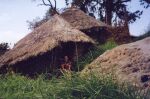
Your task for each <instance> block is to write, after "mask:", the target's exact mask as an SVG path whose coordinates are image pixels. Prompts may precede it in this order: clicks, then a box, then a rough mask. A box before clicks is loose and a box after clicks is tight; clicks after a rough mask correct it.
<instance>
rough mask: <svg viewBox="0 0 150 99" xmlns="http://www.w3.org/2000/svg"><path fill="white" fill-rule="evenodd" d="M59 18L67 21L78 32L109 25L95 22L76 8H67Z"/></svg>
mask: <svg viewBox="0 0 150 99" xmlns="http://www.w3.org/2000/svg"><path fill="white" fill-rule="evenodd" d="M61 16H62V17H63V18H64V19H65V20H67V21H68V22H69V23H70V24H71V25H72V26H73V27H75V28H77V29H79V30H85V29H90V28H93V27H110V26H109V25H107V24H105V23H103V22H101V21H98V20H96V19H95V18H93V17H91V16H89V15H87V14H86V13H84V12H83V11H81V10H79V9H78V8H75V7H71V8H68V9H67V10H66V11H65V12H63V13H62V14H61Z"/></svg>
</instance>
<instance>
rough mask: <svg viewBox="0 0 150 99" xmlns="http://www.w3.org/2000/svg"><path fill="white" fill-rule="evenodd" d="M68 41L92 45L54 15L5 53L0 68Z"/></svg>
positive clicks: (83, 35)
mask: <svg viewBox="0 0 150 99" xmlns="http://www.w3.org/2000/svg"><path fill="white" fill-rule="evenodd" d="M69 41H72V42H88V43H94V41H93V40H92V39H91V38H90V37H88V36H86V35H85V34H84V33H82V32H81V31H79V30H77V29H75V28H73V27H72V26H70V24H69V23H68V22H66V21H65V20H64V19H63V18H62V17H61V16H59V15H55V16H54V17H52V18H51V19H50V20H49V21H47V22H46V23H44V24H43V25H41V26H40V27H38V28H36V29H35V30H34V31H33V32H31V33H30V34H28V35H27V36H26V37H24V38H23V39H22V40H20V41H19V42H18V43H17V44H16V45H15V47H14V48H13V49H12V50H10V51H8V52H7V53H5V54H4V55H3V56H2V57H1V58H0V67H1V66H3V65H13V64H16V63H17V62H20V61H23V60H26V59H28V58H30V57H34V56H37V55H41V54H43V53H45V52H47V51H50V50H52V49H53V48H55V47H57V46H58V45H59V44H60V43H61V42H69Z"/></svg>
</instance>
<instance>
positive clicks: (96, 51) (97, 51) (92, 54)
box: [75, 41, 117, 71]
mask: <svg viewBox="0 0 150 99" xmlns="http://www.w3.org/2000/svg"><path fill="white" fill-rule="evenodd" d="M116 46H117V44H116V43H115V42H114V41H108V42H106V43H105V44H102V45H97V46H96V47H94V48H92V49H91V50H90V51H89V52H88V53H87V54H86V55H85V56H83V57H80V58H79V60H78V62H77V68H76V69H75V70H79V71H81V70H82V69H83V68H84V67H85V66H86V65H87V64H89V63H91V62H92V61H93V60H94V59H96V58H97V57H98V56H99V55H101V54H103V53H104V52H105V51H107V50H110V49H112V48H114V47H116Z"/></svg>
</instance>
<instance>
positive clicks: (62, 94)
mask: <svg viewBox="0 0 150 99" xmlns="http://www.w3.org/2000/svg"><path fill="white" fill-rule="evenodd" d="M68 75H69V76H68ZM44 78H45V77H44V76H43V75H41V76H39V77H38V78H37V79H30V78H27V77H23V76H20V75H7V76H1V78H0V98H2V99H143V96H142V95H141V93H138V92H137V91H135V90H134V88H132V87H128V86H125V85H123V86H120V85H118V84H117V82H115V81H114V80H113V78H112V77H111V76H101V77H100V76H99V77H97V76H95V75H91V76H90V77H88V78H84V77H80V76H79V74H75V73H72V75H71V74H66V75H64V76H62V77H61V78H59V79H57V78H52V79H51V80H46V79H44Z"/></svg>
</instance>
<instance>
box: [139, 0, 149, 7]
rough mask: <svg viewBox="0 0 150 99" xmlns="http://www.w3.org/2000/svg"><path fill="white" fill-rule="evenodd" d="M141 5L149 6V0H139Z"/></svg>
mask: <svg viewBox="0 0 150 99" xmlns="http://www.w3.org/2000/svg"><path fill="white" fill-rule="evenodd" d="M140 2H141V5H143V6H144V8H148V7H150V0H140Z"/></svg>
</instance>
